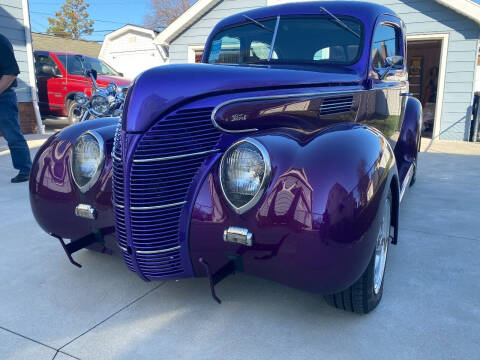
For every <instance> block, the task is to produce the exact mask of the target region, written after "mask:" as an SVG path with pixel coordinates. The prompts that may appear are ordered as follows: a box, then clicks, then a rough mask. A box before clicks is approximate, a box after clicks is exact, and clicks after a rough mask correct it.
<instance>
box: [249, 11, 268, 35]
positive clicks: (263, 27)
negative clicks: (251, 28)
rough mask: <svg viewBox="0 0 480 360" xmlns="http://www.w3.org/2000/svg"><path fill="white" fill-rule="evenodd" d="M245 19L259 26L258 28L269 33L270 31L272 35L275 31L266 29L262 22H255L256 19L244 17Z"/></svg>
mask: <svg viewBox="0 0 480 360" xmlns="http://www.w3.org/2000/svg"><path fill="white" fill-rule="evenodd" d="M243 17H244V18H245V19H247V20H248V21H250V22H252V23H254V24H255V25H257V26H258V27H261V28H262V29H264V30H267V31H270V32H271V33H273V30H272V29H270V28H268V27H266V26H265V25H263V24H262V23H261V22H259V21H257V20H255V19H252V18H251V17H250V16H247V15H243Z"/></svg>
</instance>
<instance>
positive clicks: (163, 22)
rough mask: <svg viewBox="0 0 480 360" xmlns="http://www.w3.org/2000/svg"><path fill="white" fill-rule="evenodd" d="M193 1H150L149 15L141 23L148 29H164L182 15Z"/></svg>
mask: <svg viewBox="0 0 480 360" xmlns="http://www.w3.org/2000/svg"><path fill="white" fill-rule="evenodd" d="M194 2H195V0H150V13H149V14H147V15H145V17H144V20H143V23H144V26H145V27H148V28H150V29H164V28H166V27H167V26H168V25H170V24H171V23H172V22H174V21H175V19H176V18H178V17H179V16H180V15H182V14H183V13H184V12H185V11H186V10H187V9H188V8H189V7H190V6H191V5H192V4H193V3H194Z"/></svg>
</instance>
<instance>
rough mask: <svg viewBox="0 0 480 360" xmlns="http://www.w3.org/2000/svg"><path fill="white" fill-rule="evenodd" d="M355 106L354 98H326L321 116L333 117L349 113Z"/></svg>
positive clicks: (321, 109)
mask: <svg viewBox="0 0 480 360" xmlns="http://www.w3.org/2000/svg"><path fill="white" fill-rule="evenodd" d="M352 106H353V96H342V97H335V98H326V99H324V100H323V102H322V106H321V108H320V115H332V114H339V113H343V112H348V111H350V110H351V109H352Z"/></svg>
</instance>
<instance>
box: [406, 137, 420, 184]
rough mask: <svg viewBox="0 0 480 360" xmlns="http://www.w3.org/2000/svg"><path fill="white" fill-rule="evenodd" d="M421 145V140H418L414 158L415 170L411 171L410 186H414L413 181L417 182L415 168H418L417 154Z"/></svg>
mask: <svg viewBox="0 0 480 360" xmlns="http://www.w3.org/2000/svg"><path fill="white" fill-rule="evenodd" d="M421 143H422V138H420V139H419V140H418V147H417V156H416V157H415V165H414V166H415V168H414V169H413V175H412V179H411V180H410V185H409V186H413V184H415V181H417V166H418V153H419V152H420V145H421Z"/></svg>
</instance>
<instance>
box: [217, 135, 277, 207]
mask: <svg viewBox="0 0 480 360" xmlns="http://www.w3.org/2000/svg"><path fill="white" fill-rule="evenodd" d="M243 143H249V144H250V145H253V146H254V147H255V148H256V149H257V150H258V151H259V152H260V155H261V156H262V158H263V164H264V173H263V178H262V181H261V183H260V186H259V187H258V189H257V192H256V193H255V195H254V196H253V197H252V198H251V199H250V200H249V201H248V202H247V203H246V204H245V205H242V206H237V205H235V204H233V203H232V202H231V201H230V199H229V197H228V196H227V193H226V191H225V187H224V184H223V181H222V169H223V167H224V161H225V159H226V158H227V154H228V153H229V152H230V151H233V150H234V149H235V148H236V147H238V146H239V145H241V144H243ZM271 173H272V165H271V161H270V155H269V153H268V151H267V149H266V148H265V146H264V145H263V144H262V143H260V142H259V141H258V140H256V139H254V138H250V137H247V138H244V139H241V140H239V141H237V142H235V143H234V144H232V145H231V146H230V147H229V148H228V149H227V150H226V151H225V153H224V154H223V155H222V158H221V160H220V165H219V167H218V180H219V183H220V189H221V191H222V195H223V198H224V199H225V201H226V202H227V203H228V205H229V206H230V207H231V208H232V209H233V210H234V211H235V212H236V213H237V214H239V215H241V214H243V213H245V212H247V211H248V210H250V209H251V208H253V207H254V206H255V205H257V203H258V201H259V200H260V198H261V197H262V196H263V194H264V193H265V190H266V189H267V187H268V185H269V183H270V177H271Z"/></svg>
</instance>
